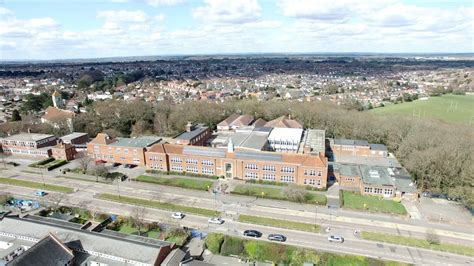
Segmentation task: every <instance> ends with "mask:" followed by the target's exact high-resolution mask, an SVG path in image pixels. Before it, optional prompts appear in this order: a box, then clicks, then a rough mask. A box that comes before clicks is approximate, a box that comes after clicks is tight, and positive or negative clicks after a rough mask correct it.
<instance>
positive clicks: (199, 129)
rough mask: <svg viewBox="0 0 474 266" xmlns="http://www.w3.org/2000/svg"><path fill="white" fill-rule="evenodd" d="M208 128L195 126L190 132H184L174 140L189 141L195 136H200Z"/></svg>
mask: <svg viewBox="0 0 474 266" xmlns="http://www.w3.org/2000/svg"><path fill="white" fill-rule="evenodd" d="M208 128H209V127H206V126H202V125H197V126H196V127H195V128H194V129H193V130H191V131H190V132H188V131H185V132H183V133H181V134H179V135H178V136H176V137H175V139H185V140H190V139H193V138H195V137H196V136H197V135H199V134H201V133H202V132H204V131H206V130H207V129H208Z"/></svg>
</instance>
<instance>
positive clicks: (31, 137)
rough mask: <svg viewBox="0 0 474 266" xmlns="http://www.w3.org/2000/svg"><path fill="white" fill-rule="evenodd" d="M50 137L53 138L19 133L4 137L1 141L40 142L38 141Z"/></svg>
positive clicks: (46, 135) (44, 135)
mask: <svg viewBox="0 0 474 266" xmlns="http://www.w3.org/2000/svg"><path fill="white" fill-rule="evenodd" d="M51 137H54V135H49V134H38V133H20V134H16V135H11V136H8V137H5V138H3V140H16V141H40V140H43V139H47V138H51Z"/></svg>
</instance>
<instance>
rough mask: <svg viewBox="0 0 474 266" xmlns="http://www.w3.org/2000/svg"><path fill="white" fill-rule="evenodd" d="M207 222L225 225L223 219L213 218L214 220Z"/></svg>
mask: <svg viewBox="0 0 474 266" xmlns="http://www.w3.org/2000/svg"><path fill="white" fill-rule="evenodd" d="M207 222H208V223H210V224H223V223H224V219H222V218H221V217H212V218H209V220H207Z"/></svg>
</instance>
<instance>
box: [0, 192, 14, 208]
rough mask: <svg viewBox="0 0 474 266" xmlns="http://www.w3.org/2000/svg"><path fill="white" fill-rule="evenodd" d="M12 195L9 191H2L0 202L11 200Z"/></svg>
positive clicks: (2, 203)
mask: <svg viewBox="0 0 474 266" xmlns="http://www.w3.org/2000/svg"><path fill="white" fill-rule="evenodd" d="M12 199H13V196H12V195H11V194H10V193H2V194H0V204H1V205H4V204H5V203H7V202H8V201H10V200H12Z"/></svg>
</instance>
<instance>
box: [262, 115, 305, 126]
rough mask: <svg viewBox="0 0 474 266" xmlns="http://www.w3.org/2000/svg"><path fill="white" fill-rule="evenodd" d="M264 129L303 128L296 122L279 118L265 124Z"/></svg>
mask: <svg viewBox="0 0 474 266" xmlns="http://www.w3.org/2000/svg"><path fill="white" fill-rule="evenodd" d="M265 126H266V127H283V128H303V126H302V125H301V124H300V123H299V122H298V121H296V120H293V119H287V118H286V117H285V116H280V117H278V118H277V119H273V120H272V121H269V122H267V123H266V124H265Z"/></svg>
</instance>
